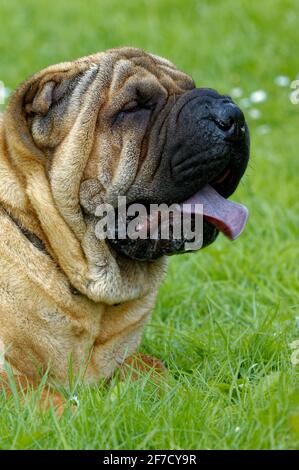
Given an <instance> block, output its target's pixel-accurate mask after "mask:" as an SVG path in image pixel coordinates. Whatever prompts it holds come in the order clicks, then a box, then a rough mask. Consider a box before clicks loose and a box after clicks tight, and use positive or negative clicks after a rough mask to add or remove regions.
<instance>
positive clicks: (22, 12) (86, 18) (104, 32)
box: [0, 0, 299, 449]
mask: <svg viewBox="0 0 299 470" xmlns="http://www.w3.org/2000/svg"><path fill="white" fill-rule="evenodd" d="M298 11H299V2H298V0H264V1H263V2H261V1H260V0H251V1H250V2H248V1H247V0H239V1H234V0H222V1H216V0H210V1H208V0H204V1H203V0H197V1H195V0H181V1H180V0H175V1H174V0H161V1H159V0H126V1H125V2H121V1H116V0H89V1H83V0H82V1H81V0H72V1H71V2H70V1H68V0H51V1H50V0H40V1H34V0H24V1H22V2H20V1H18V0H1V3H0V18H1V31H0V56H1V63H0V80H2V81H3V82H4V83H5V85H6V86H7V87H8V88H11V89H12V88H14V87H15V86H16V85H17V84H18V83H19V82H20V81H22V80H23V79H25V78H26V77H27V76H28V75H30V74H32V73H33V72H34V71H37V70H39V69H41V68H43V67H44V66H47V65H48V64H51V63H56V62H59V61H64V60H69V59H74V58H77V57H79V56H82V55H87V54H91V53H93V52H95V51H99V50H103V49H105V48H108V47H114V46H119V45H134V46H137V47H141V48H144V49H146V50H149V51H151V52H154V53H156V54H159V55H162V56H166V57H167V58H169V59H170V60H172V61H173V62H174V63H175V64H177V65H178V66H179V67H180V68H182V69H183V70H185V71H186V72H188V73H189V74H191V75H192V76H193V77H194V79H195V80H196V83H197V85H198V86H209V87H214V88H216V89H218V90H219V91H220V92H225V93H229V92H230V91H231V90H232V89H236V88H241V89H242V96H241V97H239V98H237V101H238V102H239V103H241V106H243V109H244V111H245V114H246V116H247V118H248V122H249V126H250V131H251V141H252V147H251V149H252V150H251V163H250V167H249V169H248V171H247V174H246V176H245V177H244V179H243V183H242V184H241V186H240V187H239V189H238V191H237V192H236V193H235V195H234V196H233V199H234V200H236V201H239V202H243V203H245V204H246V205H247V206H248V208H249V210H250V221H249V224H248V227H247V229H246V230H245V232H244V234H243V235H242V236H241V238H240V239H239V240H237V241H235V242H233V243H231V242H229V241H228V240H226V239H225V238H224V237H223V236H220V237H219V239H218V240H217V242H216V243H215V244H214V245H212V246H211V247H209V248H207V249H205V250H203V251H202V252H198V253H197V254H193V255H184V256H178V257H173V258H171V260H170V264H169V271H168V276H167V278H166V280H165V282H164V283H163V285H162V287H161V289H160V292H159V296H158V300H157V304H156V308H155V311H154V314H153V317H152V321H151V323H150V325H149V326H148V327H147V329H146V330H145V334H144V338H143V342H142V346H141V349H142V351H143V352H146V353H148V354H152V355H154V356H156V357H158V358H160V359H161V360H163V361H164V363H165V364H166V365H167V368H168V370H169V374H168V375H167V376H165V377H164V378H163V379H162V380H161V382H160V383H158V384H155V383H152V381H151V379H150V378H149V377H148V376H147V375H144V377H142V378H141V379H140V380H139V381H137V382H130V381H126V382H119V381H118V379H117V378H115V379H113V381H112V383H111V384H109V386H107V385H105V384H102V383H101V384H99V386H98V387H96V388H93V389H92V388H88V387H87V386H83V385H80V384H73V385H72V390H71V392H70V394H73V395H76V397H77V398H78V400H79V406H77V408H76V411H75V412H74V411H71V409H67V410H66V412H65V413H64V415H63V416H62V418H61V419H60V420H59V419H58V418H57V417H56V415H55V413H54V412H53V411H51V410H50V411H48V412H46V413H40V412H39V411H38V410H37V409H36V407H35V402H36V400H37V399H38V392H35V393H33V394H32V395H31V396H30V397H28V403H27V406H26V407H24V406H23V405H22V404H21V403H20V402H19V401H18V400H17V398H12V399H10V400H9V401H5V400H4V399H2V398H1V399H0V407H1V413H0V448H3V449H24V448H25V449H46V448H58V449H110V448H115V449H116V448H118V449H140V448H146V449H162V448H175V449H216V448H217V449H219V448H220V449H286V448H299V382H298V375H299V374H298V372H299V365H297V366H296V365H294V364H292V362H291V353H292V350H291V348H290V346H289V345H290V343H291V342H292V341H295V340H299V321H298V320H297V322H296V317H299V263H298V260H299V191H298V187H299V183H298V175H299V132H298V127H299V105H297V106H296V105H294V104H291V102H290V97H289V95H290V91H291V89H290V87H289V86H284V87H283V86H278V85H277V83H276V82H275V79H276V81H277V77H279V76H281V75H282V76H287V77H289V78H290V80H294V79H295V78H296V76H297V75H298V74H299V64H298V40H299V37H298V15H297V13H298ZM280 81H281V84H284V82H285V84H287V80H286V79H285V80H280ZM256 90H263V91H265V92H266V99H265V101H263V102H261V103H252V102H251V101H249V100H248V99H247V100H246V98H248V97H249V96H250V94H251V93H252V92H254V91H256ZM237 92H238V90H237V91H236V90H235V94H237ZM239 94H240V93H239ZM258 96H259V97H261V96H262V94H261V93H260V94H259V95H258Z"/></svg>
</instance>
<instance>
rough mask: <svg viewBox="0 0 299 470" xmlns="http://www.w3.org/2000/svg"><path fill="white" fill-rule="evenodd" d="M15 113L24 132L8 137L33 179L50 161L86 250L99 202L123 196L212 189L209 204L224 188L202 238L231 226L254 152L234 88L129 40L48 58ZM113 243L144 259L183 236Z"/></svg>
mask: <svg viewBox="0 0 299 470" xmlns="http://www.w3.org/2000/svg"><path fill="white" fill-rule="evenodd" d="M7 116H8V118H7V126H6V129H7V131H6V133H7V136H8V141H9V132H10V131H13V132H14V133H16V132H17V133H18V136H19V141H18V142H17V143H16V142H15V140H14V143H13V142H11V143H10V144H9V145H10V147H11V154H12V155H13V159H14V163H15V164H17V165H18V166H19V167H21V171H22V172H23V174H24V178H25V179H26V178H27V177H28V175H29V174H31V173H32V165H38V166H39V168H43V171H44V172H45V175H46V178H47V180H48V182H49V188H50V191H51V194H52V197H53V201H54V204H55V207H56V208H57V210H58V212H59V214H60V216H61V217H62V218H63V220H64V222H65V223H66V224H67V226H68V227H69V229H70V230H71V232H72V233H73V234H74V235H75V236H76V238H77V240H79V242H80V244H81V246H82V247H83V251H84V250H86V249H87V248H86V246H87V245H89V248H88V250H90V243H91V242H90V240H91V239H90V238H89V239H88V240H89V241H87V238H86V233H87V232H88V233H89V234H90V233H91V231H94V228H95V224H96V222H97V217H96V215H95V214H96V209H97V206H99V204H102V203H109V204H111V205H112V206H114V207H116V205H117V202H118V196H126V198H127V204H132V203H135V202H140V203H144V204H145V205H148V204H151V203H158V204H159V203H167V204H171V203H182V202H184V201H186V200H188V199H189V198H190V197H191V198H192V196H193V195H195V194H198V195H199V196H200V190H201V189H202V188H204V189H205V195H204V194H203V200H202V202H204V201H209V205H211V206H213V203H214V202H213V201H214V197H216V196H215V192H217V193H218V195H217V197H216V199H215V204H216V205H217V207H216V212H217V214H218V215H217V217H214V216H213V214H212V216H211V217H209V216H208V215H207V217H205V218H204V230H203V234H204V245H207V244H209V243H211V242H212V241H213V240H214V239H215V238H216V235H217V233H218V231H219V229H220V230H222V229H223V230H224V231H225V230H229V227H227V225H229V223H230V221H229V220H227V219H229V218H230V217H229V215H227V210H228V209H227V208H226V205H225V202H223V201H225V198H227V197H228V196H230V195H231V194H232V193H233V192H234V190H235V189H236V187H237V185H238V183H239V181H240V179H241V177H242V175H243V173H244V171H245V169H246V166H247V162H248V158H249V134H248V129H247V125H246V122H245V119H244V116H243V113H242V111H241V110H240V109H239V108H238V107H237V106H236V105H235V104H234V103H233V101H232V100H231V98H230V97H229V96H223V95H220V94H218V93H217V92H216V91H214V90H212V89H208V88H196V87H195V84H194V82H193V80H192V79H191V78H190V77H189V76H188V75H186V74H184V73H182V72H181V71H179V70H178V69H177V68H176V67H175V66H174V65H172V64H171V63H170V62H168V61H167V60H165V59H162V58H160V57H156V56H154V55H151V54H148V53H145V52H143V51H140V50H138V49H133V48H122V49H113V50H109V51H107V52H105V53H99V54H96V55H93V56H89V57H86V58H83V59H79V60H78V61H75V62H71V63H65V64H59V65H56V66H52V67H49V68H48V69H46V70H44V71H42V72H40V73H38V74H36V75H35V76H33V77H32V78H31V79H30V80H28V81H27V82H25V83H24V84H23V85H21V87H20V88H19V89H18V90H17V91H16V93H15V94H14V96H13V97H12V99H11V102H10V105H9V107H8V112H7ZM13 127H14V128H13ZM21 141H22V145H23V147H22V149H21V143H20V142H21ZM25 154H26V160H25ZM220 196H222V198H220ZM219 198H220V199H219ZM197 199H198V202H200V197H199V198H197ZM222 210H223V213H224V215H223V219H225V218H226V220H224V221H223V220H222V215H221V211H222ZM234 217H238V214H233V216H232V218H234ZM223 224H224V225H223ZM223 227H224V228H223ZM91 228H92V230H91ZM106 244H107V245H108V246H109V247H110V248H109V249H110V250H112V251H113V250H116V252H118V253H121V254H124V255H126V256H128V257H131V258H135V259H143V260H149V259H155V258H158V257H159V256H161V255H163V254H173V253H176V252H181V251H182V250H183V248H182V244H180V243H177V241H175V240H168V241H163V240H155V242H154V244H153V243H152V241H151V240H142V241H141V240H139V241H138V240H135V241H132V240H110V241H107V242H106ZM92 251H93V252H95V249H94V250H92ZM113 252H114V251H113Z"/></svg>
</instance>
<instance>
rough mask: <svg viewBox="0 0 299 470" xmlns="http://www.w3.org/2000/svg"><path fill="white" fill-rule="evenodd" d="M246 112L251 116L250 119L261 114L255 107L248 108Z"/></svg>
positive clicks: (257, 117) (256, 117)
mask: <svg viewBox="0 0 299 470" xmlns="http://www.w3.org/2000/svg"><path fill="white" fill-rule="evenodd" d="M248 114H249V116H250V117H251V119H259V118H260V117H261V115H262V113H261V112H260V110H259V109H256V108H252V109H249V111H248Z"/></svg>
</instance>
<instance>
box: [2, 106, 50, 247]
mask: <svg viewBox="0 0 299 470" xmlns="http://www.w3.org/2000/svg"><path fill="white" fill-rule="evenodd" d="M7 148H8V146H7V142H6V139H5V134H4V126H3V115H2V114H0V180H1V181H2V182H5V184H2V185H0V206H1V207H2V208H3V210H5V212H6V213H7V214H8V215H9V216H10V218H11V219H12V221H13V222H14V223H15V225H16V226H17V227H18V229H19V230H21V231H22V233H23V235H25V236H26V238H28V240H29V241H30V242H31V243H33V244H34V245H35V246H36V247H38V248H39V249H41V250H43V251H45V252H46V251H47V250H46V245H47V240H46V237H45V235H44V233H43V231H42V229H41V226H40V223H39V221H38V218H37V216H36V214H35V213H34V210H33V208H32V206H31V204H30V202H29V199H28V198H27V195H26V187H25V183H24V182H22V181H21V178H20V177H19V176H18V174H17V172H16V171H15V169H14V165H13V163H12V162H11V160H10V158H9V152H8V150H7ZM2 188H5V192H4V191H3V190H2ZM7 188H9V191H7ZM24 227H26V228H24Z"/></svg>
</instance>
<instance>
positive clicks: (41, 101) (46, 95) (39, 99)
mask: <svg viewBox="0 0 299 470" xmlns="http://www.w3.org/2000/svg"><path fill="white" fill-rule="evenodd" d="M55 85H56V83H55V82H54V81H51V80H50V81H49V82H47V83H45V84H44V85H43V86H42V87H41V89H38V90H36V92H35V96H34V98H33V100H32V92H33V91H35V90H33V88H34V87H32V88H31V89H30V90H29V93H28V94H27V95H26V98H25V110H26V112H27V113H37V114H46V113H47V112H48V111H49V109H50V106H51V104H52V102H53V90H54V88H55ZM35 88H36V87H35ZM30 95H31V96H30ZM26 101H27V103H26ZM28 101H29V102H28Z"/></svg>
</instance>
